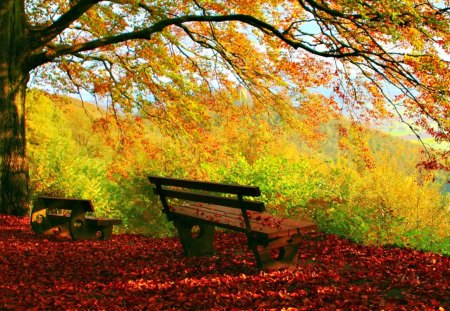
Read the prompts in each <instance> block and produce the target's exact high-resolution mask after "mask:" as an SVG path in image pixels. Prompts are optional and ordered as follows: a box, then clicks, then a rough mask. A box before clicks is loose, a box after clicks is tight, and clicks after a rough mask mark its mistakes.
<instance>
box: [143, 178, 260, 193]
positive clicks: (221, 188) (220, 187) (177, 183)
mask: <svg viewBox="0 0 450 311" xmlns="http://www.w3.org/2000/svg"><path fill="white" fill-rule="evenodd" d="M148 179H149V181H150V182H151V183H152V184H159V185H165V186H174V187H180V188H188V189H197V190H206V191H212V192H221V193H232V194H236V195H242V196H252V197H259V196H260V195H261V191H260V190H259V187H254V186H242V185H235V184H222V183H216V182H208V181H197V180H189V179H179V178H167V177H160V176H149V177H148Z"/></svg>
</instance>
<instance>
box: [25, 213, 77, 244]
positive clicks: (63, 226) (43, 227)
mask: <svg viewBox="0 0 450 311" xmlns="http://www.w3.org/2000/svg"><path fill="white" fill-rule="evenodd" d="M48 212H49V210H48V208H34V209H33V210H32V211H31V219H30V222H31V228H32V229H33V231H34V232H35V233H36V234H44V235H59V236H65V237H68V238H70V237H71V235H70V230H69V219H67V222H65V223H64V222H53V221H52V220H51V219H49V217H48V216H47V214H48Z"/></svg>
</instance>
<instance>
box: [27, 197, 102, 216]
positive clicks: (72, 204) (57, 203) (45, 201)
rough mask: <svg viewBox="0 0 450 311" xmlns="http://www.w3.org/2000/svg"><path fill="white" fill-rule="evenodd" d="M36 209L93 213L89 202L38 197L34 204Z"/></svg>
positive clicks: (92, 207)
mask: <svg viewBox="0 0 450 311" xmlns="http://www.w3.org/2000/svg"><path fill="white" fill-rule="evenodd" d="M34 205H35V206H36V207H37V209H42V208H49V209H64V210H75V209H76V210H81V211H83V212H93V211H94V206H93V205H92V202H91V200H82V199H66V198H53V197H43V196H42V197H38V198H37V199H36V201H35V203H34Z"/></svg>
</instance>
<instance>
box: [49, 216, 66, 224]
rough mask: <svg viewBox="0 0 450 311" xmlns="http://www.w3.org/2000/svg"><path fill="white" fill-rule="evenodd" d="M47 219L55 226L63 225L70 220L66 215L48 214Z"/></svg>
mask: <svg viewBox="0 0 450 311" xmlns="http://www.w3.org/2000/svg"><path fill="white" fill-rule="evenodd" d="M47 217H48V218H49V219H51V220H52V222H53V223H54V224H56V225H61V224H64V223H66V222H67V221H68V220H69V219H70V215H67V214H48V215H47Z"/></svg>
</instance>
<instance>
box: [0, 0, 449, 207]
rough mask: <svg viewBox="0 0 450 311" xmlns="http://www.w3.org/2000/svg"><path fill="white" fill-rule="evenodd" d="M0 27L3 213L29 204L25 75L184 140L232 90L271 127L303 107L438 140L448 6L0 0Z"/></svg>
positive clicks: (445, 96) (391, 1) (445, 125)
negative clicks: (390, 123) (318, 97)
mask: <svg viewBox="0 0 450 311" xmlns="http://www.w3.org/2000/svg"><path fill="white" fill-rule="evenodd" d="M0 20H1V22H0V26H2V27H0V39H1V41H2V42H5V48H4V49H2V51H0V85H1V94H0V107H1V110H0V121H2V123H5V124H4V125H2V127H1V129H0V134H1V137H2V138H1V142H0V143H1V148H2V150H1V151H2V168H1V174H2V177H1V191H0V193H1V200H2V211H3V212H7V213H18V210H23V209H24V205H26V201H27V200H26V198H27V196H28V186H27V184H28V168H27V164H26V152H25V147H24V146H25V143H24V141H25V134H24V125H23V124H24V115H23V110H24V99H25V89H26V85H27V81H28V79H29V77H31V78H32V81H33V83H35V84H36V85H41V86H44V87H51V88H53V89H58V90H61V91H64V92H72V93H82V92H89V93H91V94H92V95H93V96H94V97H95V98H97V99H98V100H101V101H103V102H107V103H108V104H109V105H110V108H111V111H112V112H113V113H114V114H123V113H127V112H137V111H139V113H140V114H141V115H145V116H146V117H150V118H157V119H159V120H161V121H169V122H170V128H181V129H182V130H184V131H186V132H188V133H195V129H198V128H199V125H200V126H201V122H202V120H203V119H204V118H207V117H208V116H207V115H206V112H205V109H203V108H204V107H205V106H208V107H209V109H214V108H215V107H217V110H218V112H220V109H221V108H220V107H223V106H222V105H216V103H218V102H220V101H223V100H227V99H226V98H225V97H226V94H227V91H229V90H232V89H235V88H237V87H244V88H245V89H246V90H247V92H249V94H251V96H252V103H253V109H260V110H266V111H267V112H268V114H271V113H274V112H276V117H277V118H281V120H289V117H290V115H291V114H292V113H293V112H295V111H298V110H302V109H303V110H305V109H306V110H308V111H313V112H314V113H315V112H318V111H323V110H325V111H338V112H343V111H344V112H345V113H346V114H348V115H351V116H353V117H355V118H358V119H363V120H366V119H379V118H384V117H391V116H394V115H397V116H398V117H399V118H400V119H401V120H403V121H404V122H406V123H408V124H409V125H410V127H411V129H413V130H415V131H416V132H417V129H418V127H422V128H424V129H425V130H426V131H427V132H428V133H430V134H431V135H432V136H433V137H435V139H436V140H438V141H449V139H450V135H449V133H450V104H449V95H450V93H449V91H450V89H449V84H448V82H447V81H448V80H449V75H450V73H449V72H450V71H449V60H448V52H449V49H450V43H449V42H450V40H449V35H450V24H449V23H450V2H449V1H448V0H445V1H442V0H439V1H431V0H430V1H423V0H420V1H419V0H403V1H398V0H382V1H375V0H374V1H360V0H351V1H349V0H298V1H282V0H281V1H280V0H273V1H246V0H241V1H238V0H232V1H209V0H204V1H203V0H193V1H186V0H183V1H176V0H173V1H147V0H142V1H139V0H137V1H136V0H113V1H101V0H73V1H66V0H57V1H47V0H29V1H17V0H5V1H2V3H1V4H0ZM30 74H31V75H30ZM318 88H320V89H326V90H329V92H331V95H330V98H329V100H328V101H327V102H326V104H327V105H325V106H324V105H317V106H315V107H314V106H313V107H311V105H310V104H305V103H311V96H312V95H311V91H312V90H317V89H318ZM268 98H270V100H268ZM269 102H270V103H271V105H272V107H271V108H270V109H269V108H268V107H267V103H269ZM311 109H312V110H311ZM273 117H275V113H274V116H273ZM311 117H312V118H314V115H312V116H311ZM3 121H4V122H3ZM443 156H444V157H446V156H448V151H446V152H444V155H443ZM430 163H431V164H432V165H430V166H437V165H439V163H438V162H436V161H435V160H434V159H432V161H431V162H430ZM18 184H20V185H22V186H20V187H16V186H12V185H18ZM25 209H26V208H25Z"/></svg>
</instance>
